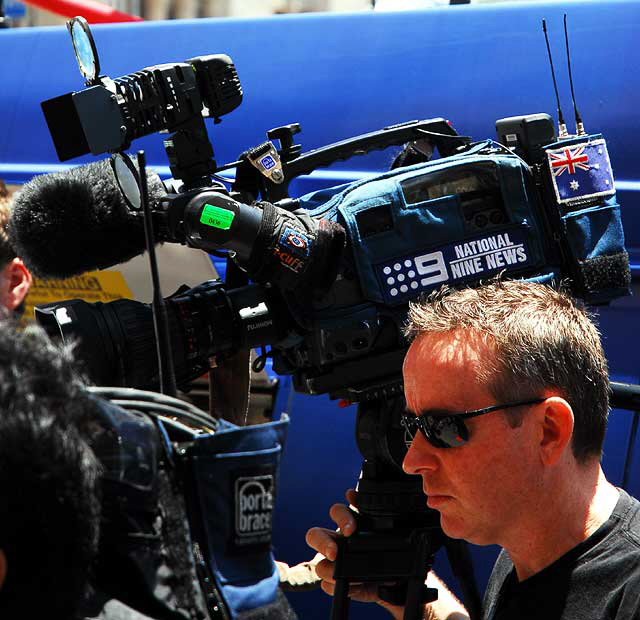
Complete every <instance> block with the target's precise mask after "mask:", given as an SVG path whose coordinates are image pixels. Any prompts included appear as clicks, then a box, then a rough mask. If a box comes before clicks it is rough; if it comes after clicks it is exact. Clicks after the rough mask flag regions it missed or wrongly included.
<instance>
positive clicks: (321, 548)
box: [306, 489, 404, 620]
mask: <svg viewBox="0 0 640 620" xmlns="http://www.w3.org/2000/svg"><path fill="white" fill-rule="evenodd" d="M347 501H348V502H349V503H350V504H351V507H350V508H349V507H347V506H345V505H344V504H334V505H333V506H332V507H331V510H330V511H329V516H330V517H331V518H332V519H333V521H334V522H335V524H336V525H337V526H338V531H337V532H334V531H331V530H327V529H325V528H321V527H313V528H311V529H310V530H309V531H308V532H307V536H306V541H307V544H308V545H309V546H310V547H311V548H312V549H315V550H316V551H317V552H318V553H320V554H322V555H323V556H324V558H325V559H324V560H322V561H320V562H319V563H318V564H317V565H316V573H317V574H318V577H320V579H322V582H321V584H320V586H321V587H322V589H323V590H324V591H325V592H326V593H327V594H330V595H331V596H333V593H334V590H335V586H336V582H335V580H334V578H333V570H334V566H335V560H336V556H337V555H338V545H337V544H336V540H337V538H338V537H339V536H351V535H352V534H353V533H354V532H355V531H356V519H355V517H354V514H353V512H352V510H353V511H357V509H356V508H355V507H354V505H355V502H356V492H355V491H354V490H353V489H349V490H348V491H347ZM349 598H351V599H353V600H354V601H361V602H364V603H378V605H381V606H382V607H384V608H385V609H387V610H388V611H389V612H390V613H391V615H392V616H393V617H394V618H396V619H397V620H400V619H401V618H402V616H403V614H404V607H401V606H398V605H391V604H390V603H387V602H386V601H383V600H382V599H381V598H380V597H379V596H378V587H377V585H376V584H375V583H351V584H350V585H349Z"/></svg>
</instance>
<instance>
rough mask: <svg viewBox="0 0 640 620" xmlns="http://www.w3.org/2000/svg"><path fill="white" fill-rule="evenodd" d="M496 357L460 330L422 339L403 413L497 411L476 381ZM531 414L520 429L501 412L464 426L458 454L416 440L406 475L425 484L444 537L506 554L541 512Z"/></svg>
mask: <svg viewBox="0 0 640 620" xmlns="http://www.w3.org/2000/svg"><path fill="white" fill-rule="evenodd" d="M493 356H494V353H493V350H492V348H491V346H490V345H488V344H486V343H485V342H482V341H481V340H480V338H478V337H474V334H469V332H465V331H464V330H456V331H454V332H448V333H445V334H422V335H421V336H419V337H418V338H417V339H416V340H415V341H414V342H413V344H412V345H411V347H410V349H409V351H408V353H407V357H406V359H405V362H404V368H403V373H404V389H405V396H406V401H407V409H408V411H409V412H410V413H413V414H418V415H420V414H422V413H425V412H426V413H429V412H434V413H444V412H452V413H454V412H464V411H470V410H474V409H480V408H483V407H489V406H491V405H495V404H498V403H497V402H496V400H495V398H494V397H492V396H491V394H490V392H489V390H488V388H487V386H486V384H485V383H484V382H483V381H482V380H481V379H480V377H479V373H480V371H481V368H482V361H483V360H487V359H493ZM531 396H536V395H535V394H522V398H528V397H531ZM528 414H529V411H526V412H525V414H524V420H523V423H522V425H521V426H520V427H518V428H511V427H510V426H509V424H508V421H507V418H506V414H505V413H504V412H503V411H502V410H500V411H496V412H494V413H490V414H487V415H483V416H479V417H477V418H471V419H468V420H465V424H466V426H467V428H468V429H469V441H468V442H467V443H466V444H465V445H463V446H460V447H456V448H436V447H434V446H432V445H431V444H430V443H429V442H428V441H427V440H426V439H425V437H424V436H423V435H422V433H420V432H418V433H417V434H416V436H415V438H414V440H413V443H412V444H411V447H410V448H409V451H408V452H407V455H406V457H405V459H404V463H403V467H404V470H405V471H406V472H407V473H410V474H419V475H421V476H422V481H423V490H424V492H425V494H426V495H427V496H428V498H427V504H428V505H429V506H430V507H431V508H434V509H436V510H438V511H439V512H440V523H441V526H442V529H443V530H444V532H445V533H446V534H447V535H449V536H451V537H452V538H464V539H465V540H468V541H470V542H473V543H476V544H502V545H503V546H505V543H508V541H509V540H510V539H511V538H512V537H518V536H522V534H523V528H524V529H525V530H526V527H527V522H528V520H529V519H530V518H531V516H532V514H535V511H536V510H539V509H540V505H538V506H536V502H538V501H540V498H539V493H538V491H539V490H540V484H541V481H542V480H541V476H542V475H543V471H542V466H541V463H540V459H539V457H538V453H537V450H536V444H537V441H536V437H537V435H536V432H537V431H536V426H535V424H534V423H533V422H532V418H531V417H529V415H528ZM532 511H533V512H532Z"/></svg>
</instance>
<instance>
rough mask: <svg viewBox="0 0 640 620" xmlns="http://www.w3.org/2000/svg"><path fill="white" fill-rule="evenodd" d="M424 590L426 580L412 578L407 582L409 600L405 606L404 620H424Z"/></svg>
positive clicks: (407, 599)
mask: <svg viewBox="0 0 640 620" xmlns="http://www.w3.org/2000/svg"><path fill="white" fill-rule="evenodd" d="M424 589H425V588H424V578H422V577H417V578H416V577H411V578H410V579H408V580H407V598H406V601H405V605H404V616H403V620H422V605H423V603H424Z"/></svg>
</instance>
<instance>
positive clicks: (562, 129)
mask: <svg viewBox="0 0 640 620" xmlns="http://www.w3.org/2000/svg"><path fill="white" fill-rule="evenodd" d="M542 31H543V32H544V40H545V41H546V43H547V52H548V54H549V64H550V65H551V78H552V79H553V89H554V90H555V91H556V102H557V104H558V137H559V138H567V137H568V136H569V134H568V133H567V124H566V123H565V122H564V117H563V116H562V110H561V109H560V95H558V84H557V83H556V72H555V69H554V68H553V58H551V47H550V46H549V35H548V34H547V20H546V19H543V20H542Z"/></svg>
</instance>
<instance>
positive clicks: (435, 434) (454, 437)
mask: <svg viewBox="0 0 640 620" xmlns="http://www.w3.org/2000/svg"><path fill="white" fill-rule="evenodd" d="M424 426H425V428H428V431H427V432H426V433H425V435H426V436H427V438H428V439H429V441H430V442H431V443H432V444H433V445H434V446H436V447H438V448H457V447H458V446H463V445H464V444H465V443H467V441H468V440H469V430H468V429H467V427H466V425H465V423H464V420H460V419H459V418H458V417H457V416H453V415H446V416H424Z"/></svg>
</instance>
